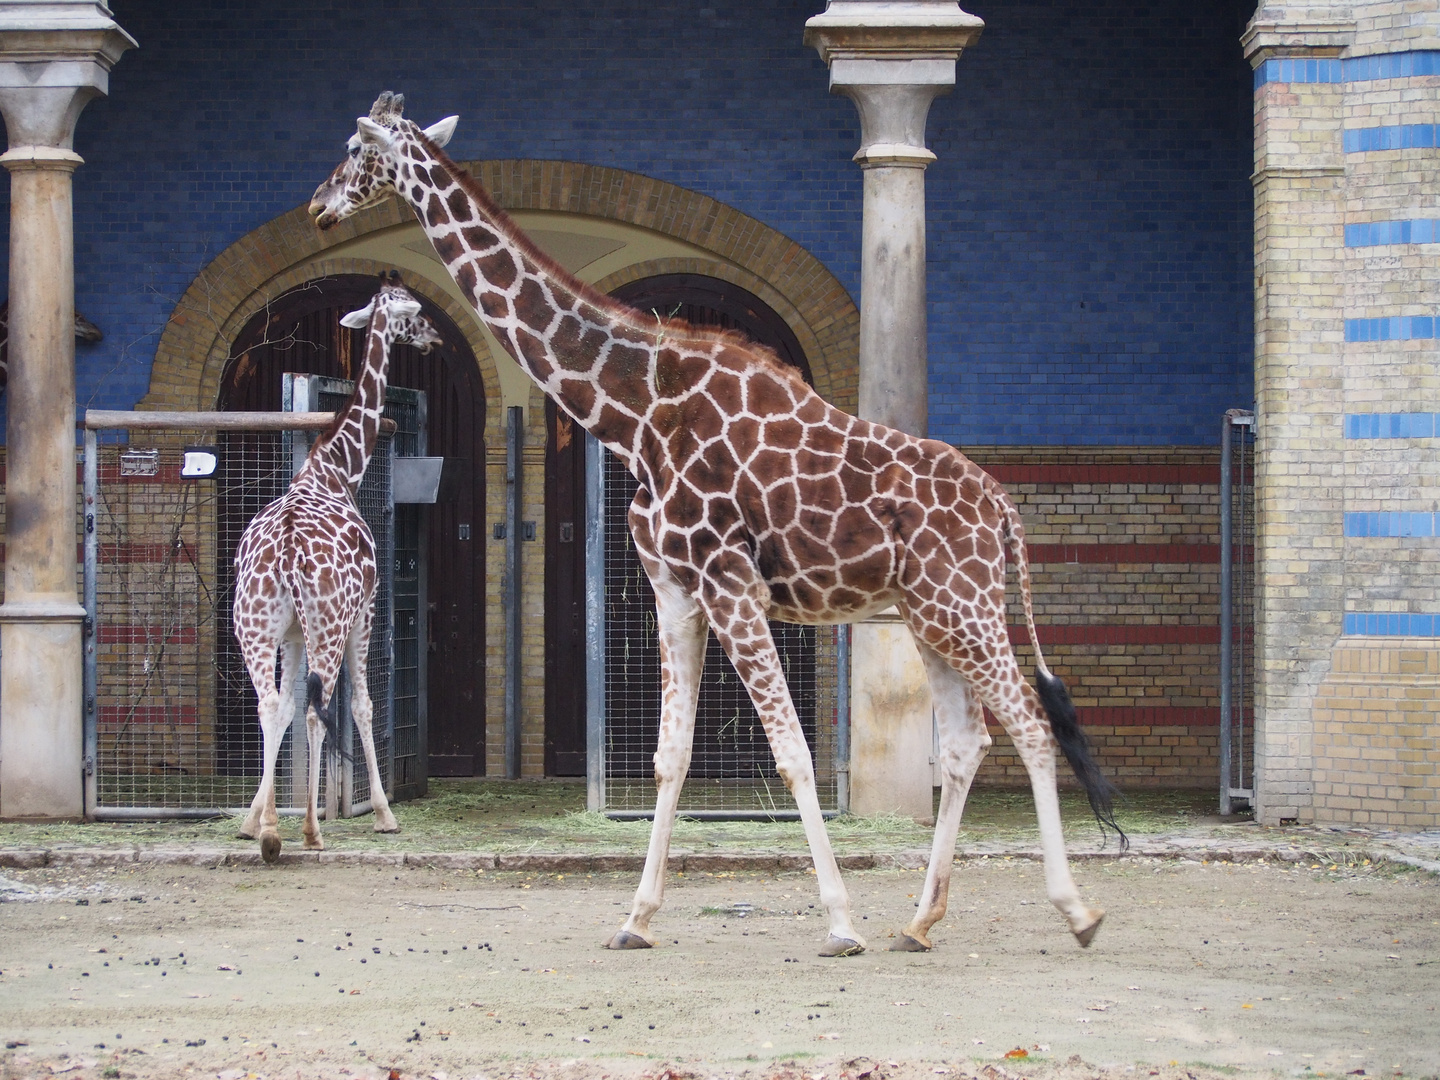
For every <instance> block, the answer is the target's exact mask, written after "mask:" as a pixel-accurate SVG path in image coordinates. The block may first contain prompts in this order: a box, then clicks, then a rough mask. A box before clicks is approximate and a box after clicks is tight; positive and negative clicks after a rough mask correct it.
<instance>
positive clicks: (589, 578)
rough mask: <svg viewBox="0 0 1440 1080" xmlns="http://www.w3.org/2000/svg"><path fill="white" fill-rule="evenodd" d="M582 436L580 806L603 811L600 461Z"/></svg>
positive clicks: (599, 451) (600, 451) (591, 440)
mask: <svg viewBox="0 0 1440 1080" xmlns="http://www.w3.org/2000/svg"><path fill="white" fill-rule="evenodd" d="M604 453H605V451H604V447H602V446H601V445H600V440H598V439H596V438H595V436H593V435H588V434H587V435H586V436H585V808H586V809H587V810H604V809H605V462H604Z"/></svg>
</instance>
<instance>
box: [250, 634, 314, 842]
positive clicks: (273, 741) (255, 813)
mask: <svg viewBox="0 0 1440 1080" xmlns="http://www.w3.org/2000/svg"><path fill="white" fill-rule="evenodd" d="M294 635H295V627H294V626H293V625H292V626H291V627H290V628H289V629H287V631H286V632H285V634H284V636H283V637H282V638H281V641H280V648H281V651H282V657H281V667H280V689H279V690H278V691H277V690H276V689H275V663H274V653H273V652H271V653H270V654H269V655H263V654H262V655H258V656H255V657H253V658H252V659H247V664H246V666H247V667H248V668H249V670H250V682H251V684H252V685H253V686H254V687H255V696H256V697H257V698H258V699H259V710H258V712H259V719H260V734H261V738H262V740H263V750H262V755H263V757H262V772H261V776H260V786H259V788H258V789H257V790H256V792H255V798H254V800H253V801H252V802H251V803H250V812H249V813H248V814H246V815H245V820H244V822H242V823H241V825H240V830H239V833H240V835H241V836H243V837H245V838H246V839H249V840H253V839H255V838H256V837H257V836H258V837H259V838H260V856H261V858H263V859H264V860H265V861H266V862H272V863H273V862H274V861H275V860H276V859H278V858H279V857H280V847H281V843H280V829H279V825H280V816H279V814H278V812H277V811H276V809H275V762H276V759H277V758H278V757H279V754H280V744H281V743H282V742H283V741H284V739H285V730H286V729H287V728H288V727H289V726H290V711H289V710H290V708H291V706H292V703H293V698H292V697H291V694H292V693H293V692H294V688H295V672H296V670H297V669H298V668H299V665H300V656H301V648H300V642H299V639H298V638H297V637H296V636H294Z"/></svg>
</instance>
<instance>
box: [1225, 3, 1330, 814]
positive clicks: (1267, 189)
mask: <svg viewBox="0 0 1440 1080" xmlns="http://www.w3.org/2000/svg"><path fill="white" fill-rule="evenodd" d="M1349 9H1350V5H1349V4H1343V5H1341V4H1335V5H1329V4H1325V3H1323V2H1319V3H1307V4H1306V5H1304V6H1303V7H1296V6H1294V5H1289V4H1284V3H1281V4H1274V3H1267V4H1262V5H1261V7H1260V9H1259V10H1258V11H1257V12H1256V13H1255V17H1254V19H1253V21H1252V22H1251V24H1250V26H1249V28H1248V29H1247V30H1246V32H1245V35H1244V37H1243V38H1242V39H1241V40H1242V42H1243V44H1244V47H1245V52H1246V55H1247V56H1248V58H1249V59H1250V62H1251V64H1252V65H1253V66H1255V67H1257V68H1262V69H1263V66H1264V65H1265V63H1266V62H1267V61H1268V60H1280V59H1284V60H1287V61H1291V62H1294V61H1297V60H1298V61H1300V66H1301V70H1302V72H1303V71H1304V69H1305V66H1306V62H1307V61H1309V62H1310V66H1311V67H1312V68H1313V67H1315V66H1316V64H1315V62H1316V61H1320V62H1322V63H1324V62H1332V63H1334V64H1335V66H1336V67H1337V68H1338V66H1339V63H1338V57H1339V55H1340V53H1341V52H1342V51H1343V50H1344V49H1345V48H1346V46H1348V45H1349V44H1350V42H1351V41H1352V39H1353V37H1354V22H1353V19H1351V18H1350V14H1349ZM1288 73H1289V72H1288V65H1287V74H1288ZM1262 74H1263V70H1262ZM1344 96H1345V89H1344V84H1343V83H1341V82H1340V81H1339V79H1338V78H1327V79H1326V80H1325V81H1313V82H1296V83H1289V82H1284V83H1282V82H1279V81H1270V82H1265V83H1264V84H1263V85H1260V86H1259V87H1257V89H1256V92H1255V173H1254V175H1253V177H1252V180H1253V182H1254V185H1255V413H1256V445H1255V504H1256V505H1255V514H1256V538H1255V549H1256V550H1255V572H1256V598H1255V599H1256V607H1257V614H1258V618H1257V625H1256V634H1255V665H1256V686H1255V708H1256V717H1257V727H1256V732H1255V800H1256V801H1255V810H1256V815H1257V817H1258V819H1259V820H1261V821H1262V822H1264V823H1266V824H1271V825H1273V824H1279V823H1280V822H1282V821H1302V822H1308V821H1311V820H1313V817H1314V811H1313V806H1312V801H1313V796H1314V778H1313V717H1312V704H1313V700H1314V696H1315V692H1316V689H1317V688H1318V686H1319V684H1320V682H1321V680H1322V679H1323V678H1324V677H1325V674H1326V672H1327V671H1328V670H1329V669H1330V665H1331V650H1332V647H1333V645H1334V643H1335V640H1336V638H1337V637H1338V636H1339V634H1340V630H1341V622H1342V618H1343V611H1344V604H1343V595H1342V594H1343V577H1344V556H1345V551H1344V545H1343V542H1342V536H1343V531H1344V530H1343V527H1342V519H1343V516H1344V515H1343V511H1344V499H1343V479H1342V475H1341V473H1342V470H1343V451H1344V440H1343V437H1342V436H1343V432H1342V430H1341V422H1340V418H1341V414H1342V413H1343V412H1344V404H1343V398H1344V392H1343V387H1344V375H1345V373H1344V361H1345V357H1344V350H1345V319H1344V315H1345V312H1344V301H1345V243H1344V224H1345V165H1344V153H1343V146H1342V133H1343V128H1344V108H1343V103H1344Z"/></svg>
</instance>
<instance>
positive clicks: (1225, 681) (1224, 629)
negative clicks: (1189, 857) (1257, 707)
mask: <svg viewBox="0 0 1440 1080" xmlns="http://www.w3.org/2000/svg"><path fill="white" fill-rule="evenodd" d="M1231 427H1232V424H1231V416H1230V413H1228V412H1227V413H1226V414H1225V416H1224V418H1223V419H1222V420H1221V421H1220V813H1221V814H1222V815H1229V814H1230V813H1231V812H1232V811H1231V806H1230V713H1231V702H1230V698H1231V687H1230V669H1231V663H1230V661H1231V649H1232V648H1233V637H1234V635H1233V632H1232V631H1233V627H1232V625H1231V620H1232V618H1233V610H1232V609H1233V603H1232V597H1231V587H1232V582H1231V563H1232V560H1233V558H1234V546H1233V544H1232V537H1231V534H1230V530H1231V524H1232V522H1231V516H1232V515H1231V507H1230V501H1231V490H1230V429H1231Z"/></svg>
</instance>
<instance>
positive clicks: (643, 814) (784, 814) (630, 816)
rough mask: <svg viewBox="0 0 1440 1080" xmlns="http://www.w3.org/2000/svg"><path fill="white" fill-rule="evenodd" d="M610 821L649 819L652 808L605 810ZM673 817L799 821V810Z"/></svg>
mask: <svg viewBox="0 0 1440 1080" xmlns="http://www.w3.org/2000/svg"><path fill="white" fill-rule="evenodd" d="M605 816H606V817H607V818H609V819H610V820H611V821H649V820H651V819H652V818H654V816H655V811H654V810H607V811H605ZM820 816H821V817H823V818H833V817H839V816H840V811H838V810H822V811H820ZM675 817H676V818H679V819H685V818H688V819H689V820H691V821H799V820H800V811H799V810H677V811H675Z"/></svg>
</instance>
